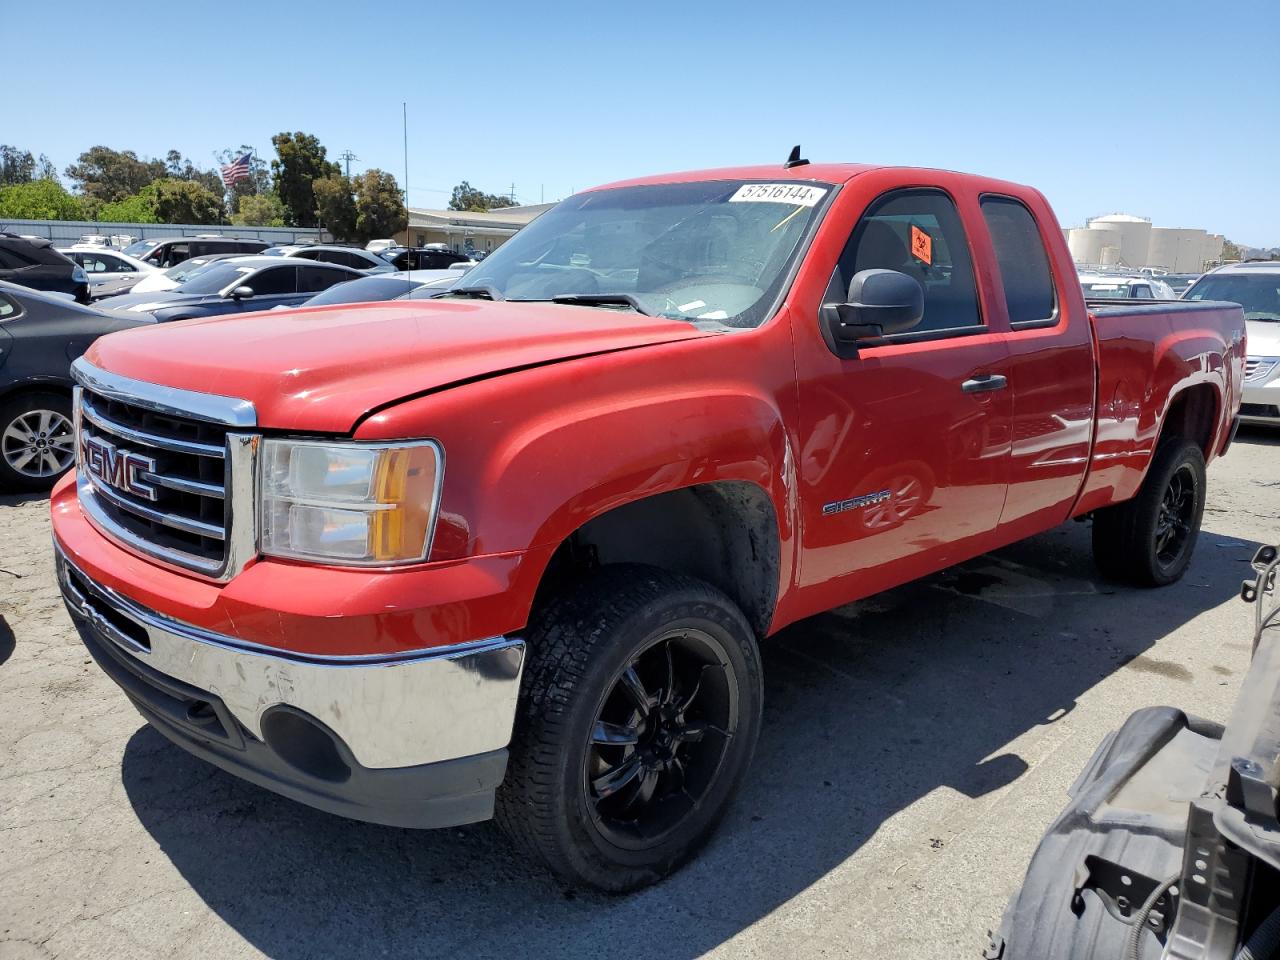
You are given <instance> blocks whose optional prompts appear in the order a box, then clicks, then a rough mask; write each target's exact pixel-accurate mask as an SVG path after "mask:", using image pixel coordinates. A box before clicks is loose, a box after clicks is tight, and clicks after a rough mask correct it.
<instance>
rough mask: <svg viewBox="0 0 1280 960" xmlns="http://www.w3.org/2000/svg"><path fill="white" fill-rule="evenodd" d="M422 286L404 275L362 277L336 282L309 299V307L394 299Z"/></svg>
mask: <svg viewBox="0 0 1280 960" xmlns="http://www.w3.org/2000/svg"><path fill="white" fill-rule="evenodd" d="M418 286H421V283H420V282H419V281H417V280H406V279H404V278H403V277H389V276H386V275H383V276H380V277H361V278H359V279H358V280H348V281H346V282H345V283H339V284H335V285H334V286H332V287H330V288H329V289H328V290H325V291H324V292H323V293H318V294H316V295H315V296H314V297H312V298H311V299H310V300H308V301H307V303H306V305H307V306H308V307H322V306H324V305H325V304H327V303H372V302H374V301H375V300H394V299H396V298H397V297H401V296H403V295H404V294H406V293H408V292H409V291H410V290H412V289H414V288H415V287H418Z"/></svg>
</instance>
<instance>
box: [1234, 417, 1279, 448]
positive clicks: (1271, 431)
mask: <svg viewBox="0 0 1280 960" xmlns="http://www.w3.org/2000/svg"><path fill="white" fill-rule="evenodd" d="M1235 442H1236V443H1251V444H1260V445H1262V446H1266V447H1280V429H1276V428H1275V427H1260V426H1257V425H1255V424H1250V423H1245V424H1242V425H1241V426H1240V432H1239V433H1237V434H1236V440H1235Z"/></svg>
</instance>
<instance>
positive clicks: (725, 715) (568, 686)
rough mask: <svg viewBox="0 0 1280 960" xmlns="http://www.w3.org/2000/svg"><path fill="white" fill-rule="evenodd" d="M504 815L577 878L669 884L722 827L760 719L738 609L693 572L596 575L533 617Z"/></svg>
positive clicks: (615, 888)
mask: <svg viewBox="0 0 1280 960" xmlns="http://www.w3.org/2000/svg"><path fill="white" fill-rule="evenodd" d="M527 639H528V643H529V654H528V660H527V662H526V664H525V672H524V678H523V681H522V684H521V687H522V689H521V698H520V705H519V708H518V710H517V717H516V727H515V733H514V736H513V738H512V743H511V759H510V764H509V766H508V768H507V778H506V781H505V782H504V783H503V785H502V786H501V787H500V788H499V790H498V797H497V809H496V817H497V820H498V823H499V824H500V825H501V826H502V828H503V829H504V830H505V831H506V832H507V834H508V835H509V836H510V837H511V838H512V839H513V840H514V841H515V842H516V843H517V844H518V845H519V846H521V847H523V848H524V849H525V850H526V851H528V852H529V853H530V854H532V855H534V856H535V857H537V858H538V859H540V860H542V861H543V862H544V863H545V864H547V866H549V867H550V868H551V869H552V870H553V871H555V872H556V873H558V874H559V875H560V876H562V877H563V878H565V879H566V880H569V881H570V882H572V883H580V884H585V885H588V886H592V887H596V888H598V889H601V890H605V891H608V892H611V893H623V892H627V891H630V890H636V889H639V888H641V887H644V886H648V885H649V884H652V883H655V882H656V881H658V880H661V879H662V878H663V877H665V876H667V875H668V874H670V873H671V872H672V871H674V870H675V869H677V868H678V867H679V866H680V865H681V864H683V863H684V862H685V861H687V860H688V859H689V858H690V857H691V856H692V855H693V854H694V853H695V852H696V851H697V850H698V849H699V848H700V847H701V846H702V845H703V844H704V843H705V842H706V841H707V840H708V839H709V838H710V836H711V834H712V833H713V832H714V830H715V828H716V826H717V825H718V823H719V821H720V819H721V818H722V817H723V815H724V813H725V811H726V809H727V808H728V805H729V802H730V801H731V800H732V798H733V796H734V794H735V793H736V792H737V790H738V786H739V784H740V783H741V781H742V778H743V775H744V774H745V772H746V770H747V767H748V765H749V764H750V761H751V756H752V754H753V753H754V751H755V744H756V739H757V736H758V734H759V729H760V710H761V703H762V700H763V689H762V680H761V670H760V655H759V650H758V648H757V646H756V641H755V637H754V636H753V634H752V632H751V628H750V627H749V626H748V625H747V621H746V618H745V617H743V615H742V612H741V611H740V610H739V609H738V608H737V607H736V606H735V605H734V604H733V602H732V601H731V600H729V598H728V597H726V596H725V595H724V594H722V593H721V592H720V591H718V590H716V589H715V588H713V587H711V586H710V585H708V584H706V583H703V582H701V581H699V580H694V579H692V578H690V577H685V576H680V575H678V574H673V573H668V572H666V571H663V570H659V569H655V568H652V567H645V566H640V565H632V564H628V565H618V566H611V567H605V568H603V569H601V570H599V571H597V572H596V573H595V574H594V575H593V576H592V577H591V579H590V580H589V581H587V582H586V583H584V584H581V585H579V586H578V587H577V588H576V589H574V590H573V591H572V592H569V593H566V594H564V595H562V596H560V597H558V598H557V599H555V600H553V601H552V602H550V603H549V604H548V605H547V606H546V607H545V609H543V610H542V611H541V612H540V613H539V614H538V615H537V616H536V617H535V619H534V622H533V624H532V626H531V629H530V631H529V635H528V638H527Z"/></svg>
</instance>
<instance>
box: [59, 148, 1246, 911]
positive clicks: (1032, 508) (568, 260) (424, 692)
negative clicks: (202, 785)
mask: <svg viewBox="0 0 1280 960" xmlns="http://www.w3.org/2000/svg"><path fill="white" fill-rule="evenodd" d="M1244 331H1245V326H1244V320H1243V317H1242V314H1241V311H1240V308H1239V307H1238V306H1235V305H1231V304H1219V303H1207V302H1195V303H1190V302H1188V303H1182V302H1178V303H1161V302H1156V303H1152V302H1149V301H1148V302H1144V303H1142V304H1126V303H1117V302H1116V301H1108V302H1107V304H1106V306H1105V307H1102V306H1100V307H1097V308H1096V309H1094V310H1093V311H1092V312H1090V310H1089V308H1088V307H1087V306H1086V304H1085V302H1084V300H1083V299H1082V294H1081V290H1080V286H1079V284H1078V282H1077V280H1076V272H1075V269H1074V267H1073V265H1072V262H1071V258H1070V256H1069V255H1068V252H1067V248H1066V244H1065V243H1064V242H1063V236H1062V232H1061V230H1060V229H1059V227H1058V224H1057V222H1056V221H1055V219H1054V215H1053V213H1052V212H1051V210H1050V209H1049V206H1048V205H1047V203H1046V202H1045V200H1044V198H1043V197H1042V196H1041V195H1040V194H1039V193H1038V192H1036V191H1035V190H1032V189H1028V188H1026V187H1022V186H1017V185H1015V184H1011V183H1004V182H1000V181H996V180H989V179H984V178H981V177H975V176H966V175H962V174H957V173H948V172H941V171H934V170H917V169H905V168H877V167H870V166H853V165H826V164H822V165H816V164H814V165H811V164H807V163H805V162H804V161H798V162H789V163H788V164H787V165H785V166H783V165H779V166H757V167H746V168H740V169H725V170H714V171H709V172H701V173H683V174H676V175H672V176H662V177H652V178H647V179H643V180H634V181H629V182H625V183H618V184H614V185H612V186H608V187H603V188H599V189H595V190H590V191H587V192H585V193H580V194H578V195H576V196H573V197H570V198H569V199H567V200H565V201H563V202H562V203H560V204H558V205H557V206H556V207H555V208H554V209H552V210H550V211H548V212H547V213H545V214H543V215H542V217H540V218H539V219H538V220H536V221H535V222H533V223H532V224H531V225H530V226H529V227H527V228H526V229H525V230H523V231H522V232H520V233H519V234H517V235H516V236H515V237H514V238H513V239H511V240H510V241H508V242H507V243H506V244H505V245H504V246H503V247H502V248H501V249H499V250H498V251H496V252H495V253H494V254H493V255H492V256H490V257H489V258H488V259H486V260H484V261H483V262H482V263H481V264H479V265H478V266H477V267H475V268H474V269H473V270H472V271H471V272H470V273H468V274H467V275H466V276H465V278H464V280H462V281H461V282H460V285H459V286H457V287H455V288H454V289H453V290H452V291H451V292H450V294H449V295H448V296H446V297H444V298H441V299H438V300H432V301H404V302H391V303H385V304H366V305H348V306H341V307H332V308H331V307H324V308H316V309H301V310H297V311H292V312H288V313H278V312H277V313H271V314H259V315H256V316H239V317H234V318H216V319H209V320H198V321H192V322H187V323H182V324H176V325H165V326H164V328H154V329H151V328H149V329H145V330H137V331H130V332H127V333H121V334H113V335H111V336H108V337H106V338H104V339H102V340H99V341H98V342H97V344H96V345H95V346H94V347H93V348H92V349H91V350H90V351H89V352H88V354H87V355H86V356H85V357H84V358H83V359H82V360H81V361H80V362H78V363H77V364H76V366H75V376H76V378H77V381H78V383H79V385H80V386H79V389H78V391H77V397H76V401H75V404H74V413H75V421H76V429H77V450H78V462H77V470H76V472H75V475H74V476H73V477H68V478H66V479H65V480H64V481H63V482H62V483H61V484H60V485H59V486H58V487H57V488H56V490H55V492H54V494H53V502H52V512H53V530H54V539H55V548H56V552H57V566H58V571H59V577H60V582H61V587H62V590H63V593H64V595H65V597H66V601H67V605H68V608H69V610H70V612H71V615H72V617H73V618H74V620H75V622H76V624H77V626H78V628H79V630H80V633H81V636H82V637H83V640H84V642H85V644H86V645H87V646H88V648H89V650H90V651H91V652H92V654H93V656H94V657H95V658H96V659H97V661H98V662H99V663H100V664H101V666H102V668H103V669H104V670H106V671H107V672H108V673H109V674H110V675H111V676H112V678H114V679H115V680H116V681H117V682H118V683H119V684H120V686H122V687H123V688H124V690H125V691H126V693H127V694H128V695H129V697H130V698H131V699H132V700H133V702H134V704H135V705H136V706H137V707H138V709H139V710H141V712H142V714H143V715H144V716H145V717H146V719H147V720H148V721H150V722H151V723H152V724H153V725H154V726H155V727H156V729H158V730H159V731H160V732H161V733H162V734H164V735H165V736H166V737H168V738H169V739H171V740H172V741H174V742H175V743H177V744H178V745H180V746H182V747H184V748H185V749H187V750H189V751H191V752H192V753H195V754H197V755H198V756H201V757H204V758H206V759H207V760H209V761H210V762H212V763H214V764H216V765H217V766H219V767H222V768H224V769H226V770H229V771H231V772H232V773H234V774H237V775H238V776H241V777H244V778H245V779H248V780H250V781H253V782H254V783H258V784H261V785H262V786H264V787H267V788H268V789H271V790H274V791H277V792H279V793H281V794H284V795H286V796H289V797H293V798H295V799H297V800H300V801H302V802H304V803H308V804H311V805H313V806H315V807H319V808H321V809H324V810H328V811H331V812H334V813H338V814H342V815H345V816H349V817H355V818H359V819H364V820H370V821H375V822H381V823H387V824H397V825H402V826H420V827H428V826H444V825H451V824H460V823H465V822H470V821H476V820H481V819H484V818H488V817H490V816H494V815H496V816H497V818H498V819H499V821H500V822H501V824H502V825H503V826H504V827H505V828H506V830H507V831H508V832H509V833H510V835H511V836H512V838H513V839H514V840H515V841H516V842H517V843H518V844H520V845H523V847H524V848H526V849H527V850H528V851H530V852H531V853H533V854H534V855H536V856H537V857H540V858H541V859H542V860H544V861H545V862H546V863H547V864H549V865H550V866H551V867H552V868H553V869H555V870H556V871H558V872H559V873H561V874H562V875H564V876H566V877H568V878H570V879H572V880H574V881H577V882H582V883H586V884H591V885H595V886H597V887H601V888H605V889H609V890H615V891H618V890H628V889H633V888H636V887H638V886H642V885H644V884H646V883H651V882H653V881H655V880H656V879H658V878H660V877H662V876H664V875H665V874H667V873H669V872H670V871H671V870H673V869H675V868H676V867H677V866H678V865H679V864H680V863H681V862H682V861H684V860H685V859H686V858H688V857H689V856H690V855H692V853H693V852H694V851H696V849H697V848H698V847H699V845H700V844H702V843H703V842H704V841H705V840H706V839H707V838H708V836H709V835H710V833H711V832H712V830H713V828H714V826H715V824H716V823H717V821H718V820H719V819H720V818H721V816H722V815H723V814H724V812H725V809H726V807H727V805H728V803H729V801H730V799H731V797H732V796H733V794H734V793H735V791H736V790H737V789H738V786H739V784H740V783H741V781H742V779H743V777H744V774H745V772H746V769H747V766H748V763H749V761H750V759H751V755H752V751H753V748H754V745H755V742H756V737H757V734H758V732H759V729H760V717H761V696H762V692H761V690H762V688H761V666H760V658H759V653H758V648H757V643H758V642H759V641H760V640H762V639H763V638H765V637H767V636H769V635H770V634H772V633H774V632H776V631H778V630H780V629H781V628H782V627H785V626H786V625H787V624H790V623H793V622H795V621H797V620H799V619H801V618H803V617H808V616H810V615H812V614H815V613H818V612H820V611H824V610H827V609H830V608H832V607H835V606H838V605H841V604H845V603H848V602H850V601H853V600H856V599H859V598H861V597H866V596H868V595H870V594H873V593H876V592H878V591H882V590H885V589H886V588H889V587H892V586H895V585H897V584H901V583H903V582H905V581H909V580H911V579H913V578H917V577H921V576H924V575H926V574H929V573H931V572H933V571H936V570H939V569H941V568H943V567H946V566H948V565H950V564H955V563H958V562H960V561H963V560H965V559H967V558H970V557H973V556H975V555H977V554H981V553H983V552H984V551H988V550H992V549H994V548H996V547H999V546H1001V545H1004V544H1008V543H1010V542H1012V541H1015V540H1018V539H1020V538H1024V537H1028V536H1031V535H1033V534H1036V533H1039V532H1041V531H1044V530H1047V529H1049V528H1051V527H1053V526H1054V525H1056V524H1060V523H1063V522H1064V521H1066V520H1069V519H1071V518H1081V517H1085V516H1092V518H1093V536H1094V543H1095V546H1096V551H1095V552H1096V555H1097V560H1098V563H1099V565H1100V567H1101V569H1102V571H1103V572H1104V573H1105V574H1108V575H1110V576H1113V577H1118V578H1122V579H1126V580H1130V581H1133V582H1135V583H1141V584H1148V585H1162V584H1168V583H1171V582H1173V581H1175V580H1177V579H1178V577H1179V576H1180V575H1181V574H1182V572H1183V571H1184V570H1185V568H1186V566H1187V563H1188V562H1189V560H1190V557H1191V552H1192V549H1193V547H1194V545H1195V541H1196V535H1197V532H1198V529H1199V526H1200V519H1201V511H1202V509H1203V505H1204V495H1205V464H1206V463H1208V462H1209V461H1211V460H1212V459H1213V458H1214V457H1215V456H1217V455H1220V454H1221V453H1222V452H1223V451H1225V450H1226V448H1227V446H1228V444H1229V443H1230V441H1231V438H1232V429H1233V424H1234V422H1235V418H1236V413H1237V409H1238V407H1239V403H1240V391H1241V382H1242V371H1243V369H1244V362H1245V332H1244Z"/></svg>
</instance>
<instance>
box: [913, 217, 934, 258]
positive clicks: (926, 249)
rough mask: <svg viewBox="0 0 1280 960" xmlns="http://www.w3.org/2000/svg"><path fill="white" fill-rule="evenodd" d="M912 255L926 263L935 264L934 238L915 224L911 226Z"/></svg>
mask: <svg viewBox="0 0 1280 960" xmlns="http://www.w3.org/2000/svg"><path fill="white" fill-rule="evenodd" d="M911 255H912V256H913V257H915V258H916V259H917V260H923V261H924V262H925V263H928V264H931V265H932V263H933V237H931V236H929V235H928V234H927V233H925V232H924V231H923V230H921V229H920V228H919V227H917V226H916V225H915V224H912V225H911Z"/></svg>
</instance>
